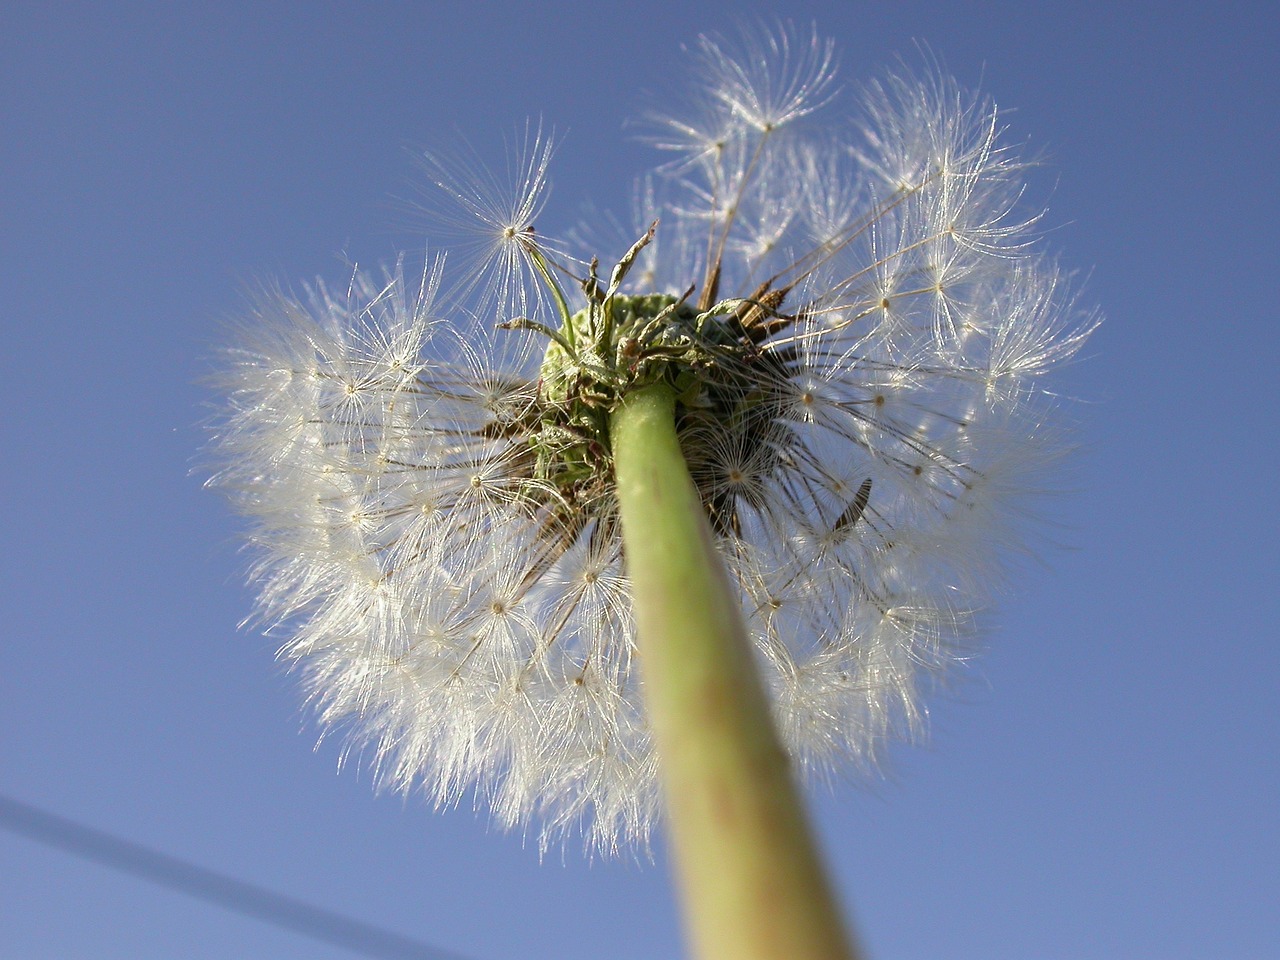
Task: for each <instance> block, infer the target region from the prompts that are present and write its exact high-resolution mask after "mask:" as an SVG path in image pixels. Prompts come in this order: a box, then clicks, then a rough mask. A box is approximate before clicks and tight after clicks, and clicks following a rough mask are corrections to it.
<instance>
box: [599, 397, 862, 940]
mask: <svg viewBox="0 0 1280 960" xmlns="http://www.w3.org/2000/svg"><path fill="white" fill-rule="evenodd" d="M610 431H611V438H612V446H613V455H614V462H615V467H616V470H617V480H618V499H619V501H620V503H621V509H622V532H623V543H624V545H625V548H626V564H627V572H628V576H629V577H630V579H631V589H632V598H633V603H634V606H635V612H636V625H637V629H638V631H639V650H640V662H641V669H642V671H643V676H644V683H645V696H646V706H647V709H648V717H649V723H650V725H651V728H652V730H653V735H654V738H655V741H656V744H657V749H658V756H659V767H660V770H661V772H662V779H663V790H664V794H665V799H666V807H667V815H668V819H669V823H670V836H671V845H672V851H673V855H674V859H675V862H676V870H677V873H678V876H679V881H680V886H681V889H682V895H683V899H684V912H685V925H686V928H687V930H688V933H689V937H690V940H691V942H692V945H693V950H694V955H695V956H696V957H697V958H699V960H848V958H852V957H853V956H854V953H853V950H852V948H851V947H850V945H849V941H848V939H847V936H846V934H845V930H844V927H843V924H842V923H841V919H840V914H839V911H838V910H837V908H836V905H835V899H834V897H833V896H832V892H831V889H830V886H829V884H828V882H827V879H826V875H825V873H824V871H823V869H822V865H821V862H820V859H819V856H818V851H817V847H816V844H815V842H814V839H813V835H812V833H811V832H810V829H809V826H808V822H807V818H806V816H805V812H804V809H803V807H802V805H801V801H800V798H799V795H798V793H797V790H796V787H795V784H794V783H793V782H792V779H791V775H790V771H789V769H788V761H787V756H786V753H785V752H784V751H783V749H782V747H781V745H780V744H779V741H778V737H777V734H776V732H775V731H774V729H773V724H772V720H771V718H770V714H769V706H768V701H767V699H766V697H765V694H764V690H763V687H762V685H761V682H760V679H759V677H758V676H757V674H756V671H755V665H754V663H753V659H752V653H751V648H750V641H749V639H748V637H747V633H746V628H745V626H744V623H743V619H742V612H741V610H740V609H739V601H738V599H737V596H736V591H735V590H734V589H733V588H732V587H731V586H730V584H729V580H728V577H727V575H726V573H725V571H724V568H723V566H722V564H721V563H720V560H719V558H718V556H717V554H716V550H715V547H714V545H713V541H712V534H711V529H710V525H709V524H708V522H707V517H706V511H705V510H704V508H703V506H702V503H701V500H700V499H699V497H698V492H697V490H696V488H695V487H694V485H693V481H692V480H691V479H690V477H689V471H688V467H687V466H686V465H685V461H684V457H683V455H682V454H681V452H680V443H679V440H678V439H677V437H676V430H675V393H674V391H672V389H671V388H670V387H668V386H666V385H665V384H656V385H654V386H650V387H644V388H641V389H639V390H636V391H633V392H632V393H631V394H629V395H628V396H627V397H626V398H625V399H624V400H623V402H622V404H621V405H620V406H619V407H618V409H617V410H615V411H614V413H613V415H612V419H611V423H610Z"/></svg>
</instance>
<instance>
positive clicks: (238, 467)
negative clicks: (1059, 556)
mask: <svg viewBox="0 0 1280 960" xmlns="http://www.w3.org/2000/svg"><path fill="white" fill-rule="evenodd" d="M689 62H690V71H689V74H690V77H691V78H692V80H691V82H692V84H693V90H692V92H691V95H690V101H689V106H688V107H686V108H684V109H677V110H674V111H671V112H668V113H665V114H663V115H660V116H659V115H651V116H650V118H649V119H650V123H651V124H652V125H653V126H654V128H655V129H656V131H657V132H656V133H655V135H654V136H653V138H652V140H653V142H654V144H655V145H656V146H657V147H658V148H659V149H660V150H662V151H665V152H666V153H667V155H668V156H667V160H668V162H666V163H664V164H663V165H662V166H660V167H659V168H658V169H657V170H656V171H655V172H654V173H651V174H649V175H648V176H646V177H642V178H641V180H640V181H639V185H638V186H637V189H636V192H635V206H636V211H635V220H634V224H633V225H631V226H629V227H625V228H621V230H620V231H619V230H616V229H615V230H613V231H611V234H612V236H610V237H609V238H607V239H602V237H601V233H602V231H601V226H602V225H603V224H605V223H607V222H608V218H607V217H605V216H603V215H598V216H597V215H593V217H592V222H591V223H588V224H586V225H584V227H583V229H581V230H579V231H575V233H574V234H572V235H571V238H570V240H569V241H565V242H560V241H555V240H552V239H551V238H548V237H547V236H545V235H544V234H543V233H542V232H541V231H540V230H539V229H538V223H537V221H538V218H539V216H540V215H541V213H542V212H543V210H544V207H545V205H546V203H547V198H548V181H547V175H548V170H549V166H550V162H551V158H552V153H553V150H552V144H551V138H549V137H548V136H545V135H544V134H543V132H542V130H541V128H540V127H537V126H531V127H529V128H527V129H526V130H525V131H524V135H523V136H522V137H521V138H519V139H518V141H517V142H516V144H515V148H514V150H513V153H512V159H511V161H510V163H509V164H508V166H507V167H506V168H505V170H500V171H498V172H494V171H493V170H492V169H491V168H490V167H488V166H487V165H485V164H484V163H483V162H482V161H481V160H480V158H478V157H477V156H475V154H474V152H464V153H462V154H460V155H456V154H455V155H449V154H432V155H430V156H429V157H427V158H426V159H425V161H424V166H425V169H426V170H427V173H428V179H429V180H430V181H431V182H432V184H433V189H434V190H435V191H436V193H437V194H438V196H440V197H443V198H445V200H446V201H447V204H448V205H451V206H452V208H453V212H452V213H443V214H441V217H442V219H443V221H444V222H443V225H442V227H441V229H440V231H439V234H440V236H441V237H443V238H444V239H452V240H453V241H454V243H453V245H452V248H451V250H450V254H449V257H450V259H449V262H448V263H449V265H448V269H446V267H445V264H444V261H443V260H442V259H439V258H437V259H434V260H431V261H429V262H428V264H427V266H426V267H425V268H424V269H423V271H422V272H421V274H420V275H419V276H418V277H417V279H416V280H413V281H411V280H410V279H409V277H408V275H407V274H406V269H405V266H404V264H403V262H401V263H399V264H397V265H396V266H395V267H394V268H392V269H391V270H389V271H387V272H386V273H385V274H382V275H377V274H374V273H372V272H369V271H363V270H358V271H355V272H354V273H353V275H352V277H351V279H350V282H349V283H348V284H346V285H345V288H344V289H342V290H337V289H334V288H331V287H329V286H326V285H325V284H323V283H318V284H316V285H315V286H313V287H311V288H309V289H306V290H304V291H303V293H302V295H300V296H299V295H294V294H291V293H286V292H282V291H276V292H273V293H269V294H266V295H264V296H263V297H262V298H261V299H260V302H259V303H258V304H257V306H256V307H255V309H254V310H253V312H252V315H251V316H250V317H248V318H247V319H246V320H245V321H244V322H243V323H242V329H241V330H240V332H239V335H238V339H237V346H236V347H235V349H234V350H233V351H231V352H230V353H229V358H228V365H227V369H226V372H225V374H224V375H223V378H222V387H223V388H224V390H225V392H226V396H227V400H226V402H225V404H224V407H223V413H222V418H221V422H220V424H219V427H218V431H217V439H216V443H215V451H216V457H217V461H218V464H219V467H218V470H217V472H216V474H215V476H214V477H213V478H212V480H211V483H213V484H214V485H216V486H218V487H220V488H221V489H223V490H224V491H225V492H226V493H227V494H228V495H229V496H230V497H231V498H232V499H233V501H234V502H235V503H236V504H237V506H238V507H239V508H240V509H241V510H242V511H243V512H244V513H245V514H246V515H247V516H248V517H249V518H250V521H251V524H252V526H251V530H250V534H249V537H250V540H251V542H252V544H253V545H254V547H255V548H256V551H257V554H256V560H255V562H254V565H253V567H252V569H251V575H252V576H253V577H254V579H255V580H256V581H257V582H258V583H259V584H260V585H261V589H260V593H259V598H258V616H259V618H260V619H261V621H262V623H263V624H264V625H265V626H266V627H267V628H268V629H269V630H271V631H273V632H277V633H279V634H280V635H281V636H282V637H283V644H282V648H281V656H282V657H283V658H285V659H286V660H288V661H289V662H291V663H293V664H295V665H296V666H297V668H298V669H299V671H300V672H301V673H302V675H303V678H304V683H305V685H306V687H307V690H308V697H309V700H310V701H311V702H312V703H313V704H314V705H315V707H316V709H317V711H318V714H319V717H320V721H321V723H322V724H323V725H324V726H325V727H326V728H334V729H340V730H342V731H343V732H344V735H345V736H347V737H348V738H349V746H348V749H350V750H355V751H357V752H361V753H363V754H364V755H365V756H367V757H368V760H369V764H370V766H371V768H372V769H373V770H374V772H375V774H376V776H377V778H378V780H379V782H380V783H382V784H384V785H385V786H387V787H389V788H393V789H397V790H404V791H414V790H422V791H424V792H425V793H426V794H427V795H428V796H429V797H431V798H432V800H434V802H435V803H437V804H443V805H448V804H454V803H457V802H459V801H460V800H461V799H462V798H463V797H464V796H466V795H468V794H471V795H472V796H473V797H474V798H475V800H476V802H477V803H482V804H484V805H486V806H488V808H489V809H490V810H491V812H492V814H493V816H494V818H495V819H496V820H497V822H498V823H500V824H502V825H504V826H510V827H522V828H526V827H529V826H531V825H532V826H535V829H536V835H537V837H538V838H539V842H540V843H541V844H543V845H545V844H547V843H551V842H554V841H555V840H556V839H557V838H561V837H564V836H567V835H570V834H573V833H579V832H580V833H581V834H582V835H583V836H584V837H585V840H586V842H587V844H588V845H589V846H590V847H591V848H592V849H594V850H597V851H601V852H603V853H606V854H608V853H616V852H619V851H621V850H626V849H634V848H636V847H643V846H644V844H645V843H646V841H647V838H648V836H649V834H650V831H651V830H652V827H653V824H654V821H655V818H656V817H657V815H658V814H657V811H658V798H657V787H656V760H655V758H654V755H653V749H652V744H651V741H650V737H649V732H648V727H647V724H646V720H645V716H644V709H643V705H642V698H641V679H640V676H639V672H638V670H637V657H636V650H635V627H634V619H633V614H632V609H631V599H630V591H629V582H628V578H627V570H626V558H625V556H624V553H623V549H622V542H621V530H620V522H619V517H618V505H617V501H616V496H615V492H614V481H613V452H612V448H611V437H610V436H609V431H608V423H609V415H610V412H611V411H612V410H613V409H614V407H615V406H616V405H617V404H618V403H619V402H620V400H621V398H622V397H624V396H625V395H626V394H627V393H628V392H629V391H631V390H634V389H636V388H638V387H641V386H644V385H647V384H651V383H655V382H664V383H666V384H668V385H670V386H671V387H672V388H673V389H674V391H675V392H676V394H677V396H678V403H677V423H676V427H677V432H678V435H679V438H680V442H681V446H682V449H683V451H684V453H685V456H686V459H687V461H688V464H689V468H690V472H691V475H692V477H693V480H694V483H695V485H696V487H697V489H698V491H699V494H700V496H701V498H702V500H703V503H704V505H705V508H706V511H707V516H708V519H709V521H710V525H711V528H712V530H713V532H714V535H715V540H716V546H717V549H718V551H719V553H720V555H721V556H722V558H723V560H724V563H725V567H726V570H727V571H728V573H729V575H730V578H731V581H732V582H733V583H734V584H735V585H736V589H737V592H738V595H739V597H740V600H741V607H742V612H743V616H744V620H745V621H746V623H747V626H748V629H749V632H750V635H751V637H752V641H753V643H754V644H755V647H756V653H757V661H758V663H759V664H760V665H761V670H762V674H763V676H764V679H765V684H766V687H767V689H768V691H769V693H770V695H771V697H772V703H773V711H774V716H775V719H776V721H777V725H778V728H779V730H780V732H781V735H782V739H783V742H784V744H785V746H786V747H787V749H788V750H789V751H790V753H791V754H792V756H793V758H794V763H795V766H796V769H798V770H800V771H803V772H804V773H805V774H806V775H810V776H814V777H829V776H832V775H835V774H837V773H839V772H841V771H844V770H846V769H849V768H850V767H852V768H854V769H861V770H864V771H867V772H870V771H872V770H874V769H875V768H876V765H877V764H878V763H879V762H880V761H881V760H882V759H883V756H884V754H885V750H886V747H887V745H888V744H889V743H890V742H892V741H893V740H895V739H912V738H915V737H918V736H920V735H921V734H922V733H923V731H924V727H925V718H926V715H927V711H926V707H925V699H926V696H927V694H928V693H929V691H930V690H931V689H932V688H933V687H934V686H935V685H936V684H937V683H938V682H939V681H940V679H941V678H943V677H945V675H946V674H947V672H948V670H950V669H951V668H952V667H953V666H954V665H955V663H956V662H957V661H958V660H959V659H961V658H962V657H963V656H964V654H965V652H966V651H967V649H968V645H969V643H970V642H971V639H972V635H973V631H974V625H975V618H976V617H977V615H978V613H979V612H980V611H982V610H983V609H984V608H985V607H986V606H987V605H988V604H989V603H990V602H991V600H992V598H993V597H994V596H995V594H996V593H997V592H998V591H999V590H1001V589H1002V588H1003V585H1004V581H1005V569H1006V567H1007V562H1006V561H1007V558H1008V557H1009V556H1010V555H1015V556H1016V555H1017V554H1018V553H1019V552H1023V551H1025V550H1026V549H1028V548H1027V539H1026V537H1027V534H1026V521H1027V519H1028V517H1030V516H1034V502H1035V496H1036V495H1037V493H1038V492H1040V491H1042V490H1043V489H1045V488H1046V487H1051V486H1052V482H1051V481H1052V475H1053V471H1054V470H1055V469H1056V466H1057V464H1058V463H1059V462H1060V459H1061V456H1062V454H1063V452H1064V451H1065V450H1066V449H1067V448H1068V447H1069V444H1067V443H1066V442H1065V441H1064V436H1063V433H1062V431H1061V430H1059V429H1058V428H1057V427H1055V426H1054V423H1055V420H1054V416H1055V411H1054V403H1053V402H1051V401H1050V400H1049V399H1047V397H1046V394H1045V392H1044V387H1043V379H1044V377H1045V375H1046V374H1048V373H1049V372H1050V371H1051V370H1052V369H1053V368H1055V367H1057V366H1058V365H1060V364H1061V363H1063V362H1064V361H1066V360H1068V359H1069V358H1070V357H1071V356H1073V355H1074V354H1075V353H1076V352H1077V351H1078V350H1079V348H1080V346H1081V345H1082V344H1083V342H1084V340H1085V339H1086V338H1087V337H1088V335H1089V333H1090V332H1091V331H1092V329H1093V328H1094V326H1095V325H1096V322H1097V321H1096V317H1095V316H1094V315H1093V314H1092V313H1091V312H1089V311H1087V310H1083V309H1082V308H1081V307H1080V306H1079V304H1078V301H1077V299H1076V297H1075V295H1074V294H1073V293H1072V292H1071V289H1070V286H1071V285H1070V283H1069V280H1068V278H1067V277H1066V275H1065V274H1064V273H1063V272H1062V271H1061V270H1060V269H1059V268H1058V266H1057V265H1056V262H1055V261H1054V260H1053V259H1052V258H1050V257H1049V256H1048V255H1046V254H1045V253H1044V251H1043V250H1042V249H1041V240H1040V238H1039V237H1038V236H1037V234H1036V223H1037V218H1038V213H1037V212H1036V211H1035V210H1034V209H1032V210H1031V211H1030V212H1027V211H1026V208H1025V203H1024V200H1023V197H1022V193H1023V174H1024V171H1025V167H1026V161H1025V159H1024V158H1023V156H1022V154H1021V152H1020V150H1019V149H1018V148H1017V146H1016V145H1015V144H1011V143H1010V142H1009V141H1008V138H1007V135H1006V133H1005V131H1004V122H1003V120H1002V118H1001V115H1000V114H999V113H998V112H997V111H996V109H995V107H994V105H993V104H992V103H991V102H990V101H989V100H987V99H984V98H981V97H975V96H971V95H969V94H967V93H965V92H963V91H961V90H960V88H959V87H958V86H957V85H956V84H955V83H954V82H953V81H951V80H950V79H948V78H947V77H946V76H945V75H944V74H942V73H941V72H940V71H939V70H938V69H937V67H936V64H932V63H930V64H929V65H927V67H926V69H925V70H924V71H922V72H912V71H907V70H901V71H898V72H896V73H894V74H891V75H889V76H887V77H885V78H883V79H881V80H879V81H876V82H872V83H870V84H869V85H867V86H866V87H864V88H863V89H862V91H861V94H860V98H859V99H858V100H857V102H856V103H854V104H850V102H849V100H848V99H847V98H846V96H845V95H846V93H847V91H846V90H845V89H844V88H842V87H840V86H839V85H838V84H837V81H836V59H835V51H834V47H833V46H832V44H831V43H830V42H828V41H826V40H823V39H821V38H819V37H818V36H817V35H816V33H812V32H803V31H797V30H794V29H792V28H786V27H782V28H778V29H775V30H773V31H767V32H758V33H755V34H748V35H746V36H745V37H744V38H741V39H740V40H738V41H729V40H725V39H723V38H704V39H702V40H700V41H699V42H698V43H697V44H696V45H695V46H694V48H693V49H692V50H691V51H690V52H689ZM818 116H823V117H830V118H835V119H838V120H846V119H849V118H853V119H854V120H855V122H854V123H828V122H824V123H821V124H818V123H814V124H809V123H808V121H809V120H810V119H811V118H816V117H818ZM606 232H609V231H606ZM433 242H438V240H433ZM606 254H607V256H606ZM345 756H346V752H345V751H344V757H345Z"/></svg>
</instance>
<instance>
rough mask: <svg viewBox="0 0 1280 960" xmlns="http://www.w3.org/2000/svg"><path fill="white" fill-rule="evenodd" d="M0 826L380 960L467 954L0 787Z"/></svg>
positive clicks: (447, 959)
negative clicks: (156, 846)
mask: <svg viewBox="0 0 1280 960" xmlns="http://www.w3.org/2000/svg"><path fill="white" fill-rule="evenodd" d="M0 827H3V828H4V829H5V830H8V831H10V832H12V833H16V834H19V835H20V836H24V837H26V838H28V839H30V840H35V841H37V842H39V843H43V844H47V845H48V846H51V847H57V848H58V849H60V850H63V851H64V852H67V853H70V854H73V855H74V856H77V857H81V858H83V859H85V860H92V861H94V862H95V863H98V864H101V865H102V866H106V867H109V868H111V869H113V870H119V871H121V872H122V873H130V874H133V875H134V876H136V877H141V878H142V879H144V880H149V881H150V882H151V883H154V884H157V885H159V886H162V887H167V888H168V889H170V890H177V891H178V892H180V893H185V894H186V895H187V896H190V897H195V898H196V899H198V900H203V901H205V902H206V903H212V904H216V905H217V906H219V907H222V908H223V909H225V910H230V911H233V912H235V913H240V914H244V915H245V916H249V917H253V918H254V919H256V920H260V921H262V922H264V923H269V924H271V925H272V926H276V927H280V928H282V929H285V930H289V931H292V932H293V933H298V934H301V935H302V936H305V937H310V938H311V939H313V940H319V941H322V942H324V943H328V944H332V945H334V946H338V947H342V948H344V949H347V950H351V951H353V952H355V953H358V954H362V955H364V956H366V957H376V958H379V960H468V958H467V957H464V956H463V955H462V954H458V953H453V952H450V951H446V950H441V949H439V948H438V947H431V946H428V945H427V944H424V943H421V942H419V941H417V940H413V939H410V938H409V937H405V936H402V935H400V934H398V933H393V932H391V931H389V930H384V929H382V928H380V927H375V926H373V925H371V924H368V923H365V922H364V921H362V920H356V919H355V918H353V917H347V916H344V915H342V914H340V913H335V912H333V911H331V910H326V909H324V908H322V907H316V906H312V905H311V904H308V903H303V902H302V901H301V900H295V899H294V898H292V897H287V896H284V895H283V894H279V893H274V892H272V891H270V890H267V889H265V888H263V887H259V886H256V885H255V884H252V883H246V882H245V881H243V880H236V879H235V878H234V877H228V876H226V875H224V874H221V873H217V872H215V871H213V870H209V869H206V868H205V867H201V866H198V865H196V864H194V863H189V862H187V861H185V860H180V859H178V858H177V857H171V856H169V855H168V854H164V853H160V852H158V851H156V850H152V849H150V848H148V847H144V846H142V845H141V844H138V843H134V842H133V841H131V840H125V839H123V838H121V837H116V836H113V835H112V834H109V833H104V832H103V831H101V830H96V829H94V828H93V827H87V826H85V825H83V824H80V823H77V822H76V821H74V820H69V819H67V818H66V817H62V816H59V815H57V814H55V813H49V812H48V811H45V810H41V809H39V808H38V807H33V806H31V805H29V804H26V803H23V802H21V801H19V800H14V799H13V798H11V797H6V796H4V795H3V794H0Z"/></svg>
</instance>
